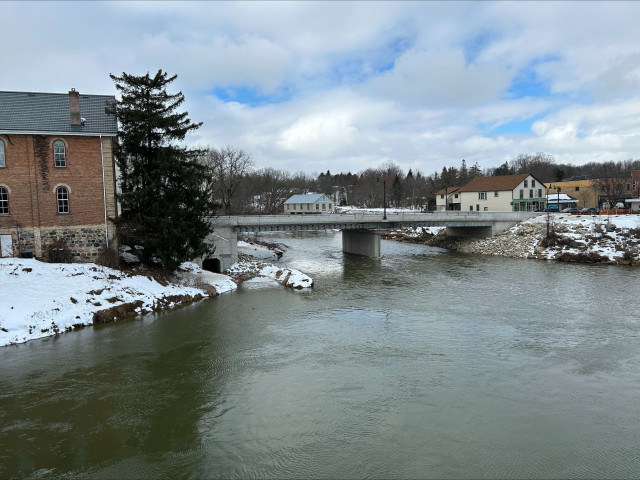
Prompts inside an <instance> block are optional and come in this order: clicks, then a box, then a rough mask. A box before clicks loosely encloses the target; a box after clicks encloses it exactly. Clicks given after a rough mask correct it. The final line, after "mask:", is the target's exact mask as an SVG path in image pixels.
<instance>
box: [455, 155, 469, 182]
mask: <svg viewBox="0 0 640 480" xmlns="http://www.w3.org/2000/svg"><path fill="white" fill-rule="evenodd" d="M469 180H470V179H469V170H468V169H467V161H466V160H465V159H464V158H463V159H462V164H461V165H460V170H459V171H458V179H457V182H456V184H457V185H458V186H460V187H462V186H464V185H466V184H467V183H469Z"/></svg>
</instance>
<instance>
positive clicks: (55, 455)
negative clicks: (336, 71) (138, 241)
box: [0, 232, 640, 478]
mask: <svg viewBox="0 0 640 480" xmlns="http://www.w3.org/2000/svg"><path fill="white" fill-rule="evenodd" d="M270 240H274V241H278V242H282V243H285V244H287V245H288V246H290V247H291V248H290V250H289V251H287V253H286V254H285V256H284V257H283V259H282V262H283V263H284V264H286V266H288V267H290V268H296V269H298V270H301V271H303V272H305V273H308V274H309V275H310V276H311V277H312V278H313V279H314V282H315V288H314V289H313V290H312V291H307V292H304V291H302V292H301V291H292V290H288V289H284V288H282V287H281V286H280V285H279V284H277V283H275V282H252V283H247V284H244V285H243V286H242V287H241V288H240V289H238V291H237V292H234V293H229V294H224V295H221V296H220V297H218V298H217V299H214V300H208V301H203V302H200V303H198V304H195V305H192V306H189V307H186V308H182V309H179V310H176V311H174V312H170V313H164V314H159V315H156V316H147V317H145V318H144V319H135V320H131V321H126V322H120V323H118V324H114V325H109V326H106V327H103V328H96V329H85V330H83V331H80V332H74V333H72V334H67V335H62V336H60V337H58V338H48V339H44V340H38V341H33V342H30V343H27V344H25V345H20V346H18V347H13V348H5V349H2V350H0V364H1V365H2V366H3V373H2V375H0V445H2V448H1V449H0V477H2V478H4V477H24V476H47V477H69V476H72V477H91V478H95V477H98V478H149V477H154V478H157V477H171V478H174V477H178V478H184V477H190V478H212V477H242V478H246V477H268V478H281V477H289V478H300V477H315V478H364V477H375V478H391V477H392V478H429V477H430V478H460V477H465V478H478V477H490V478H495V477H509V478H522V477H542V478H549V477H563V478H570V477H573V478H587V477H589V478H592V477H600V478H603V477H604V478H611V477H616V478H636V477H638V476H640V460H638V456H637V447H638V442H637V438H638V437H639V436H640V406H639V405H640V403H639V402H638V401H637V399H638V397H639V395H640V382H638V376H637V372H638V371H639V367H640V357H639V354H638V352H640V349H639V348H638V347H639V338H638V327H639V326H640V325H639V321H638V316H637V315H635V314H634V311H633V309H632V308H631V307H630V306H629V303H628V299H627V295H626V294H624V293H623V292H625V291H626V289H627V287H628V285H629V284H630V283H631V282H634V281H636V280H637V272H636V270H634V269H627V268H620V267H609V266H585V265H565V264H554V263H543V262H535V261H526V260H513V259H503V258H494V257H481V256H467V255H460V254H451V253H446V252H443V251H441V250H436V249H430V248H427V247H424V246H420V245H408V244H399V243H392V242H385V241H383V244H382V252H383V258H382V259H377V260H376V259H368V258H361V257H354V256H343V255H342V253H341V252H340V247H341V238H340V234H339V233H336V232H326V233H325V232H313V233H297V234H295V235H282V236H273V238H271V239H270Z"/></svg>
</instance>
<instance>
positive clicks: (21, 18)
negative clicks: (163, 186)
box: [0, 1, 640, 174]
mask: <svg viewBox="0 0 640 480" xmlns="http://www.w3.org/2000/svg"><path fill="white" fill-rule="evenodd" d="M639 20H640V2H635V1H624V2H613V1H607V2H595V1H591V2H575V1H570V2H566V3H563V2H555V1H554V2H549V1H542V2H520V1H518V2H506V1H499V2H455V1H452V2H417V1H414V2H406V3H404V2H389V3H386V2H382V1H375V2H366V1H358V2H353V3H351V2H337V1H330V2H293V1H286V2H265V1H260V2H258V1H254V2H246V3H242V2H229V3H226V2H194V3H186V2H180V3H177V2H176V3H173V2H151V1H145V2H140V3H133V2H105V3H99V2H68V3H66V2H8V3H7V2H3V3H2V15H0V60H1V61H0V65H2V69H1V74H0V90H12V91H39V92H61V93H64V92H67V91H69V89H70V88H71V87H74V88H75V89H76V90H79V91H80V93H92V94H109V95H116V89H115V87H114V84H113V82H112V81H111V79H110V78H109V73H113V74H121V73H122V72H127V73H130V74H134V75H144V74H145V73H147V72H150V73H151V74H154V73H155V72H156V71H157V70H158V69H163V70H165V71H167V72H169V73H170V74H173V73H177V74H178V79H177V80H176V81H175V82H174V83H173V86H175V90H176V91H177V90H181V91H182V92H183V93H184V94H185V97H186V102H185V109H186V110H188V112H189V116H190V118H191V119H192V120H193V121H195V122H200V121H201V122H204V124H203V126H202V127H201V128H200V129H199V130H198V131H197V133H196V134H194V135H192V136H190V137H189V138H188V142H189V143H190V144H191V145H194V146H195V145H197V146H205V145H211V146H213V147H223V146H232V147H237V148H241V149H243V150H245V151H246V152H248V153H250V154H251V155H252V158H253V159H254V161H255V164H256V167H257V168H263V167H274V168H277V169H285V170H289V171H292V172H294V171H304V172H307V173H313V172H324V171H326V170H331V172H332V173H338V172H347V171H351V172H352V173H356V172H360V171H362V170H364V169H366V168H369V167H378V166H380V165H382V164H384V163H385V162H388V161H393V162H395V163H397V164H398V165H400V167H401V168H402V169H403V170H404V171H405V172H406V171H408V169H409V168H412V169H413V170H414V172H415V171H416V170H419V171H421V172H423V173H425V174H430V173H433V172H434V171H436V170H438V171H439V170H441V169H442V167H443V166H456V167H457V166H459V165H460V162H461V160H462V159H463V158H464V159H466V162H467V165H468V166H471V165H473V164H474V163H476V162H478V164H479V165H480V166H481V167H482V168H487V167H495V166H498V165H500V164H502V163H504V161H505V160H511V159H513V158H515V157H517V156H518V155H519V154H521V153H536V152H545V153H548V154H551V155H554V156H555V157H556V160H557V161H558V162H569V163H574V164H582V163H585V162H589V161H603V160H626V159H630V158H633V159H639V158H640V26H639Z"/></svg>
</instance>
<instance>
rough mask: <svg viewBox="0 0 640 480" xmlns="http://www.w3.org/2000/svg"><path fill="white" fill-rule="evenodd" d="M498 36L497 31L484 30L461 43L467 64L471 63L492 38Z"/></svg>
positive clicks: (494, 38)
mask: <svg viewBox="0 0 640 480" xmlns="http://www.w3.org/2000/svg"><path fill="white" fill-rule="evenodd" d="M499 37H500V34H499V33H498V32H495V31H493V30H485V31H482V32H480V33H479V34H477V35H476V36H474V37H472V38H470V39H469V40H467V41H466V42H465V43H464V44H463V45H462V50H463V52H464V60H465V62H466V63H467V65H468V64H470V63H473V62H474V61H475V59H476V58H477V56H478V55H479V54H480V53H481V52H482V51H483V50H484V49H485V48H486V47H487V46H488V45H489V44H490V43H492V42H493V41H494V40H497V39H498V38H499Z"/></svg>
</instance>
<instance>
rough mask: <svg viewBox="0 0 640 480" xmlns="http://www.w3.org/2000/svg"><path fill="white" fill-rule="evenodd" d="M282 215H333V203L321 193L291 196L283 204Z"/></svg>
mask: <svg viewBox="0 0 640 480" xmlns="http://www.w3.org/2000/svg"><path fill="white" fill-rule="evenodd" d="M283 207H284V213H289V214H292V215H293V214H301V213H333V211H334V210H335V203H334V202H333V200H332V199H331V197H328V196H327V195H324V194H322V193H305V194H302V195H293V196H292V197H291V198H289V199H288V200H286V201H285V202H284V204H283Z"/></svg>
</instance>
